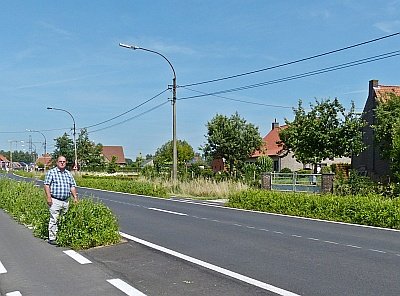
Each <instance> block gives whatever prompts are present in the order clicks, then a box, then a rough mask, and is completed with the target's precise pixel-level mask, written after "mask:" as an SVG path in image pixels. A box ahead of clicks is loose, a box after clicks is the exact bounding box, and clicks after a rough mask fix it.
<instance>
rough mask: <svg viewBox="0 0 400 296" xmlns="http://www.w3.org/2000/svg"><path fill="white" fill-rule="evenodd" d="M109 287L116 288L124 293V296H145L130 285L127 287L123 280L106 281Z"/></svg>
mask: <svg viewBox="0 0 400 296" xmlns="http://www.w3.org/2000/svg"><path fill="white" fill-rule="evenodd" d="M107 282H109V283H110V284H111V285H113V286H114V287H116V288H117V289H119V290H121V291H122V292H124V293H125V294H126V295H129V296H146V294H143V293H142V292H140V291H139V290H136V289H135V288H134V287H132V286H131V285H128V284H127V283H125V282H124V281H123V280H120V279H112V280H107Z"/></svg>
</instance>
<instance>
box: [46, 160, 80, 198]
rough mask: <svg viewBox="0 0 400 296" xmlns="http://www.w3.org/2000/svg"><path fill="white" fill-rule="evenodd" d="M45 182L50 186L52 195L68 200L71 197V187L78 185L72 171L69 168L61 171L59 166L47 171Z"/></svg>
mask: <svg viewBox="0 0 400 296" xmlns="http://www.w3.org/2000/svg"><path fill="white" fill-rule="evenodd" d="M44 184H45V185H49V186H50V192H51V196H52V197H53V198H56V199H60V200H67V199H68V198H69V197H70V194H71V188H72V187H76V183H75V179H74V177H73V176H72V175H71V173H70V172H69V171H67V170H64V171H61V170H60V169H59V168H58V167H55V168H53V169H51V170H49V171H48V172H47V174H46V178H45V179H44Z"/></svg>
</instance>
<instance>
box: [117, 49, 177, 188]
mask: <svg viewBox="0 0 400 296" xmlns="http://www.w3.org/2000/svg"><path fill="white" fill-rule="evenodd" d="M119 46H121V47H124V48H128V49H133V50H136V49H140V50H144V51H148V52H152V53H155V54H157V55H159V56H161V57H162V58H163V59H164V60H166V61H167V62H168V64H169V65H170V67H171V69H172V72H173V75H174V78H173V79H172V145H173V152H172V159H173V161H172V180H173V182H174V184H175V183H176V180H177V174H178V151H177V145H176V73H175V69H174V67H173V66H172V64H171V62H170V61H169V60H168V59H167V58H166V57H165V56H164V55H163V54H161V53H159V52H157V51H155V50H151V49H147V48H143V47H140V46H134V45H127V44H123V43H120V44H119Z"/></svg>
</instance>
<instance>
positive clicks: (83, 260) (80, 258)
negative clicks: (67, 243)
mask: <svg viewBox="0 0 400 296" xmlns="http://www.w3.org/2000/svg"><path fill="white" fill-rule="evenodd" d="M63 252H64V253H65V254H67V255H68V256H69V257H71V258H72V259H74V260H75V261H77V262H78V263H80V264H89V263H92V261H90V260H89V259H87V258H85V257H83V256H82V255H81V254H78V253H77V252H75V251H74V250H67V251H63Z"/></svg>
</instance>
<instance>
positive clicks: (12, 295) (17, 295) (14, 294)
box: [6, 291, 22, 296]
mask: <svg viewBox="0 0 400 296" xmlns="http://www.w3.org/2000/svg"><path fill="white" fill-rule="evenodd" d="M6 296H22V294H21V292H20V291H14V292H9V293H6Z"/></svg>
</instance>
